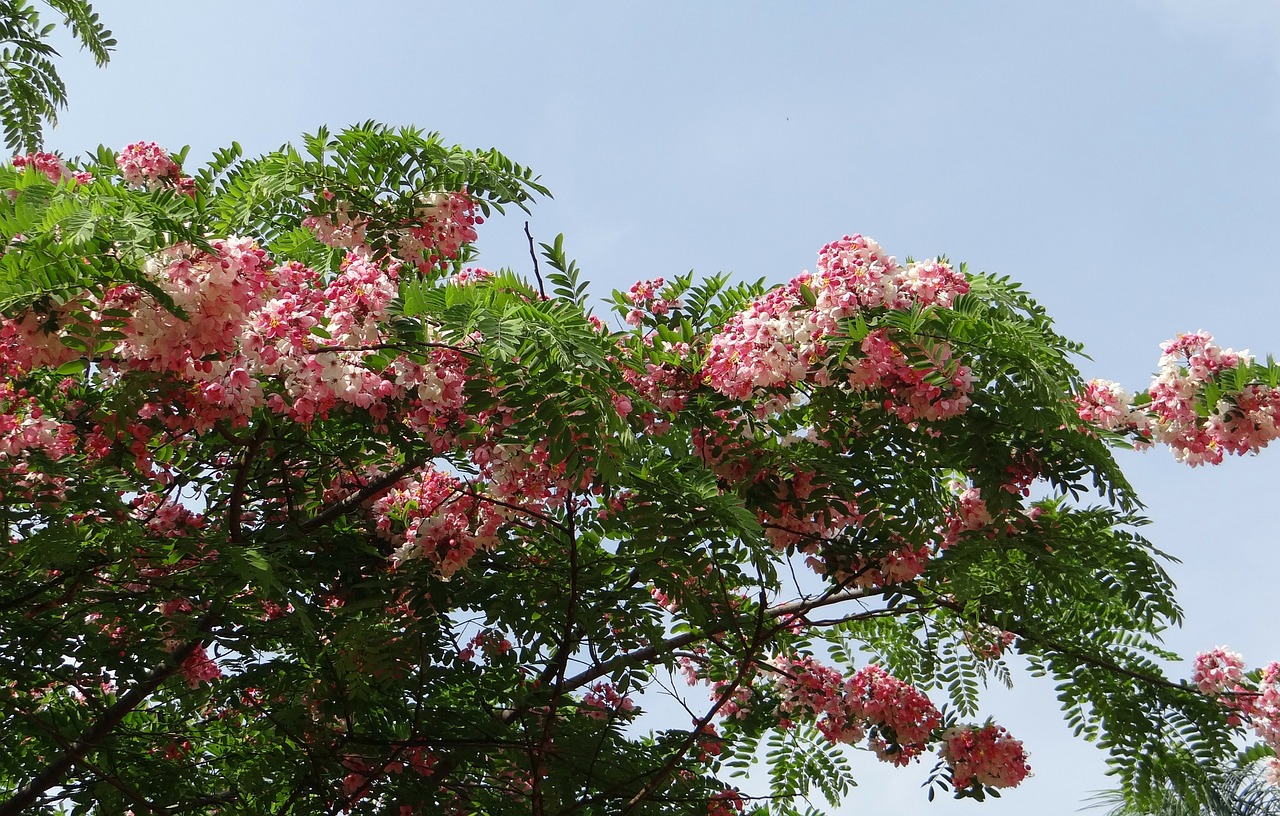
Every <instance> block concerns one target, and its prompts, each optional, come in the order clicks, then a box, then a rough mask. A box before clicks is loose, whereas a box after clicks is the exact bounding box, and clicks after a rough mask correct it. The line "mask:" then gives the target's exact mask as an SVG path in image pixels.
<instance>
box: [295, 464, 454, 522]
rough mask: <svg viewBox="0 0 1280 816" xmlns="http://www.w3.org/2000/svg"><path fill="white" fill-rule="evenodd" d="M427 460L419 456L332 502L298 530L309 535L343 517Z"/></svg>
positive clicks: (387, 488)
mask: <svg viewBox="0 0 1280 816" xmlns="http://www.w3.org/2000/svg"><path fill="white" fill-rule="evenodd" d="M429 458H430V455H429V454H420V455H419V456H416V457H414V458H413V459H410V460H409V461H407V462H405V463H404V464H403V465H401V466H400V467H398V468H396V469H395V470H393V471H391V472H390V473H387V474H385V475H382V476H379V477H378V478H376V479H374V480H373V481H371V482H369V483H368V484H367V485H365V486H364V487H362V488H360V489H359V490H357V491H356V492H354V493H352V494H351V495H350V496H347V497H346V498H345V499H342V500H340V501H337V502H334V503H333V504H331V505H330V506H329V507H327V508H325V510H324V512H322V513H318V514H317V515H314V516H312V517H311V518H309V519H307V520H306V521H304V522H302V525H301V528H300V529H301V530H302V532H304V533H309V532H312V531H314V530H318V529H320V528H321V527H323V526H325V525H326V524H328V523H329V522H331V521H334V520H335V519H338V518H341V517H342V516H345V515H346V514H347V513H350V512H351V511H352V510H354V509H355V508H357V507H359V506H360V505H362V504H364V503H365V502H366V501H368V500H369V499H372V498H373V497H375V496H377V495H378V494H380V493H382V492H384V491H386V490H389V489H390V488H391V486H392V485H394V484H395V483H396V482H398V481H400V480H401V479H403V478H404V477H405V476H408V475H409V474H410V473H412V472H414V471H415V470H417V469H418V468H420V467H422V466H423V465H425V464H426V463H427V460H428V459H429Z"/></svg>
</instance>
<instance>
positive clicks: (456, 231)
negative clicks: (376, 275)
mask: <svg viewBox="0 0 1280 816" xmlns="http://www.w3.org/2000/svg"><path fill="white" fill-rule="evenodd" d="M414 218H415V221H414V223H410V224H406V225H404V227H403V228H402V229H401V230H400V231H399V233H398V235H397V238H396V240H397V244H398V250H399V255H400V257H401V258H404V259H405V260H406V261H408V262H409V263H412V264H413V265H414V266H416V267H417V268H418V270H419V271H421V272H423V273H424V274H425V273H428V272H431V271H433V270H435V269H443V268H444V267H445V266H446V265H447V264H448V263H449V262H450V261H452V260H454V259H455V258H457V257H458V254H459V252H460V251H461V249H462V245H463V244H469V243H472V242H473V241H475V240H476V237H477V233H476V226H477V225H478V224H483V223H484V218H482V217H481V216H479V215H477V214H476V211H475V204H474V202H472V200H471V197H470V196H468V195H467V194H466V192H465V191H463V192H455V193H432V194H431V195H429V196H427V197H426V199H425V200H424V201H423V203H422V204H421V205H420V206H419V207H417V209H416V210H415V211H414Z"/></svg>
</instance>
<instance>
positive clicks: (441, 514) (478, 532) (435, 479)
mask: <svg viewBox="0 0 1280 816" xmlns="http://www.w3.org/2000/svg"><path fill="white" fill-rule="evenodd" d="M491 507H492V506H491V505H488V504H486V503H483V502H482V501H481V500H480V499H479V498H477V497H476V496H475V495H474V494H472V493H470V492H468V491H467V490H466V489H465V487H464V485H463V484H462V482H461V481H459V480H458V479H457V478H456V477H454V476H451V475H449V474H447V473H442V472H440V471H438V470H436V469H434V468H431V467H427V468H424V469H422V470H421V471H419V472H418V474H417V475H415V476H413V477H410V478H406V479H403V480H401V481H400V482H398V483H397V484H396V486H395V487H393V488H392V489H391V490H390V491H388V492H387V493H385V494H383V496H382V497H381V498H379V499H378V500H377V501H375V502H374V503H373V506H372V507H371V509H370V514H371V515H372V517H373V519H374V521H375V523H376V525H377V530H378V533H379V535H381V536H383V537H384V538H387V539H389V540H390V541H391V542H392V544H393V545H394V546H395V547H396V549H395V552H394V553H393V555H392V560H393V561H394V562H395V563H396V564H402V563H404V562H406V561H411V560H415V559H423V560H425V561H426V562H428V563H429V564H431V565H432V567H433V571H434V572H435V574H436V575H438V576H439V577H441V578H443V579H444V580H448V579H450V578H452V577H453V575H454V574H455V573H456V572H457V571H458V570H460V569H462V568H463V567H465V566H466V565H467V562H468V561H470V560H471V558H472V557H473V556H474V555H475V554H476V552H477V551H478V550H484V549H488V548H490V547H492V546H493V545H494V544H496V543H497V539H496V538H495V537H494V535H493V534H494V531H495V528H496V523H497V522H496V519H495V516H494V514H493V513H492V509H491Z"/></svg>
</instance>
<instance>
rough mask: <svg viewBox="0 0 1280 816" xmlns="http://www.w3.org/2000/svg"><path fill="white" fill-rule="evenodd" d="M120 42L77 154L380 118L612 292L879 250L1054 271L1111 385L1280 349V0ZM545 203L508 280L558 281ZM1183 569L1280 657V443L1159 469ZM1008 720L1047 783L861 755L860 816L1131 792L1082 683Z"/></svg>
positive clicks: (705, 15) (1132, 463) (373, 13)
mask: <svg viewBox="0 0 1280 816" xmlns="http://www.w3.org/2000/svg"><path fill="white" fill-rule="evenodd" d="M96 7H97V10H98V11H99V12H100V13H101V15H102V17H103V19H104V20H105V21H106V22H107V24H108V26H109V27H111V28H112V29H113V30H114V31H115V33H116V35H117V37H118V39H119V40H120V48H119V51H118V53H117V56H116V57H115V59H114V60H113V62H112V64H111V65H110V67H108V68H107V69H105V70H101V71H99V70H96V69H94V68H93V67H92V64H91V61H90V60H89V59H88V57H87V56H85V55H83V54H75V53H70V52H68V53H67V59H66V60H65V62H64V65H65V69H64V78H65V79H66V80H67V84H68V87H69V93H70V98H71V107H70V110H69V111H68V112H66V113H65V114H64V115H63V117H62V121H61V124H60V125H59V127H58V128H57V129H56V130H54V131H53V132H52V133H51V134H50V137H49V140H48V142H49V146H50V147H52V148H55V149H58V150H60V151H62V152H64V153H67V154H74V153H79V152H83V151H86V150H90V149H92V148H93V147H95V146H96V145H98V144H99V143H104V144H107V145H111V146H113V147H117V148H118V147H120V146H122V145H124V144H126V143H128V142H131V141H136V140H139V139H147V140H155V141H158V142H160V143H161V144H164V145H166V146H170V147H174V148H176V147H179V146H181V145H184V144H189V145H191V146H192V157H191V159H190V160H189V164H191V163H192V162H193V161H195V160H198V159H202V158H203V157H206V156H207V155H208V154H209V152H210V151H211V150H213V149H215V148H217V147H220V146H223V145H225V144H227V143H229V142H230V141H231V140H233V139H234V140H238V141H239V142H240V143H241V144H243V145H244V147H245V148H246V150H247V151H248V152H250V153H253V152H258V151H262V150H267V149H271V148H274V147H276V146H278V145H280V144H281V143H283V142H285V141H288V140H291V139H295V138H297V137H298V136H299V135H300V134H301V133H303V132H309V131H311V130H314V129H315V128H316V127H317V126H318V125H321V124H328V125H330V126H334V127H340V126H342V125H345V124H349V123H353V122H359V121H363V120H366V119H371V118H372V119H377V120H381V121H384V122H387V123H390V124H415V125H419V126H421V127H424V128H427V129H430V130H439V131H441V132H442V133H443V134H444V135H445V137H446V138H447V139H449V140H451V141H454V142H457V143H459V144H463V145H468V146H473V147H489V146H494V147H497V148H499V149H500V150H502V151H503V152H505V153H507V155H509V156H511V157H512V158H513V159H515V160H516V161H519V162H520V163H522V164H525V165H528V166H531V167H533V168H535V170H537V171H538V172H539V173H541V174H542V178H543V181H544V182H545V183H546V184H547V185H548V186H549V187H550V188H551V190H552V192H553V193H554V195H555V198H554V200H549V201H544V202H542V203H540V204H539V205H537V207H536V209H535V211H534V216H533V218H532V223H531V228H532V229H533V231H534V234H535V236H536V237H538V238H539V239H540V240H548V239H550V238H551V237H553V236H554V235H555V234H556V233H558V232H563V233H565V234H566V245H567V248H568V250H569V251H570V253H571V254H572V255H573V256H575V257H576V258H577V259H578V261H579V263H580V264H581V266H582V267H583V269H584V270H585V272H586V274H587V275H588V277H590V278H591V279H592V280H593V281H594V282H595V291H596V292H597V293H599V294H601V295H603V294H605V293H606V292H607V290H608V289H609V288H611V287H613V286H622V287H625V286H626V285H629V284H630V283H631V282H632V281H634V280H636V279H638V278H649V277H654V276H657V275H666V276H668V277H669V276H671V275H674V274H678V273H683V272H685V271H688V270H689V269H694V270H697V271H699V272H702V273H707V274H710V273H715V272H717V271H721V270H723V271H731V272H734V273H736V274H737V275H739V276H740V277H742V278H749V279H755V278H759V277H765V278H768V279H770V280H773V281H781V280H785V279H787V278H789V277H791V276H793V275H794V274H796V273H797V272H799V271H800V270H802V269H805V268H809V267H811V266H812V264H813V261H814V257H815V254H816V251H817V249H818V248H819V247H820V246H822V244H824V243H825V242H827V241H829V240H831V239H834V238H837V237H839V236H840V235H842V234H844V233H853V232H861V233H864V234H866V235H869V236H872V237H874V238H876V239H877V240H878V241H880V243H881V244H883V245H884V246H885V248H886V249H887V250H889V251H890V252H892V253H894V254H896V255H897V256H898V257H900V258H902V257H905V256H907V255H913V256H915V257H926V256H932V255H937V254H945V255H947V256H949V257H950V258H952V259H953V260H956V261H967V262H968V263H969V265H970V268H971V269H973V270H975V271H978V270H983V271H990V272H996V273H999V274H1007V275H1011V276H1012V277H1014V278H1015V279H1018V280H1020V281H1022V282H1024V283H1025V284H1026V286H1027V288H1028V289H1029V290H1030V291H1031V292H1032V293H1034V294H1035V295H1036V296H1037V297H1038V298H1039V299H1040V300H1041V302H1042V303H1043V304H1044V305H1045V306H1046V307H1048V309H1049V311H1050V313H1051V314H1053V315H1054V316H1055V318H1056V319H1057V321H1058V324H1059V327H1060V329H1061V330H1062V331H1063V332H1064V333H1065V334H1067V335H1068V336H1071V337H1073V338H1075V339H1078V340H1081V341H1083V342H1084V343H1085V344H1086V349H1087V351H1088V353H1089V354H1090V355H1091V357H1092V360H1085V361H1082V363H1081V366H1082V368H1083V370H1084V371H1085V372H1086V374H1088V375H1089V376H1107V377H1110V378H1113V379H1118V380H1121V381H1123V382H1124V383H1125V384H1126V385H1128V386H1129V387H1130V388H1131V389H1139V388H1143V387H1145V386H1146V384H1147V383H1148V381H1149V377H1150V374H1151V372H1152V370H1153V369H1154V368H1155V362H1156V358H1157V356H1158V354H1159V350H1158V348H1157V346H1158V344H1159V343H1160V341H1162V340H1164V339H1167V338H1168V337H1171V336H1173V334H1175V333H1176V332H1179V331H1193V330H1196V329H1201V328H1203V329H1206V330H1209V331H1211V332H1213V333H1214V334H1215V335H1217V337H1218V339H1219V341H1220V342H1221V343H1222V344H1223V345H1224V346H1231V347H1234V348H1236V349H1241V348H1248V349H1250V350H1252V351H1254V352H1255V353H1266V352H1267V351H1277V352H1280V323H1278V322H1277V321H1276V320H1275V319H1274V318H1275V313H1276V304H1277V303H1278V302H1280V246H1278V244H1280V229H1278V228H1277V226H1278V225H1280V195H1278V193H1277V190H1278V188H1280V184H1278V182H1280V56H1278V55H1280V50H1277V49H1276V47H1275V46H1276V43H1277V40H1278V39H1280V5H1277V4H1275V3H1274V2H1271V1H1270V0H1253V1H1252V2H1249V1H1246V0H1215V2H1213V3H1207V2H1198V1H1197V0H1077V1H1075V2H1070V3H1066V2H1038V3H1029V2H1020V1H1016V0H1006V1H1005V2H978V1H977V0H975V1H974V2H958V1H957V0H932V1H930V0H916V1H915V2H910V3H902V2H888V1H887V0H886V2H857V3H854V2H846V3H837V2H809V3H785V4H784V3H775V4H766V3H754V2H740V3H737V4H730V3H727V2H719V3H712V2H704V3H667V2H647V3H636V4H630V5H627V6H614V5H612V4H605V3H585V2H583V3H578V2H574V3H567V2H566V3H548V4H534V3H516V2H487V3H450V4H442V3H435V2H425V1H423V0H419V1H417V2H415V1H412V0H404V2H390V1H387V2H380V1H378V0H373V1H371V2H366V3H363V4H359V5H353V4H351V3H349V2H329V1H327V0H311V1H310V2H306V3H302V2H261V1H259V2H252V3H251V2H241V1H240V0H223V2H217V3H174V2H158V1H157V0H129V2H121V0H100V1H99V2H98V3H96ZM521 227H522V222H521V220H520V219H517V218H514V217H513V218H509V219H507V220H506V221H503V220H495V221H494V222H491V223H489V224H487V225H486V226H485V227H484V228H482V229H483V231H482V232H481V249H482V252H483V257H482V262H483V263H484V264H485V265H488V266H492V267H499V266H513V267H516V268H517V269H524V268H525V267H526V265H527V263H528V256H527V250H526V248H525V246H524V243H523V240H524V239H523V235H522V234H521ZM1123 462H1124V464H1125V465H1126V467H1128V469H1129V472H1130V474H1131V476H1132V478H1133V480H1134V482H1135V483H1136V484H1137V486H1138V487H1139V490H1140V493H1141V495H1142V496H1143V497H1144V499H1145V501H1146V502H1147V505H1148V510H1149V514H1150V515H1151V517H1152V518H1153V519H1154V521H1155V523H1154V524H1153V525H1152V526H1151V527H1148V528H1147V533H1148V535H1149V537H1151V538H1152V539H1154V540H1155V542H1156V543H1157V546H1159V547H1161V548H1162V549H1164V550H1165V551H1167V552H1169V553H1170V554H1172V555H1174V556H1176V557H1178V558H1180V559H1182V562H1183V563H1182V564H1180V565H1176V566H1175V568H1174V574H1175V577H1176V578H1177V579H1178V582H1179V584H1180V586H1181V588H1182V594H1181V596H1180V597H1181V598H1182V600H1183V601H1184V603H1185V605H1186V607H1187V613H1188V625H1187V626H1186V628H1185V629H1183V630H1182V631H1180V632H1176V633H1172V634H1171V636H1170V639H1169V640H1170V643H1171V644H1172V645H1173V646H1174V648H1176V649H1179V650H1181V651H1183V652H1184V653H1189V652H1191V651H1194V650H1195V649H1198V648H1204V647H1208V646H1213V645H1216V644H1218V643H1228V644H1230V645H1231V646H1233V647H1234V648H1236V649H1237V650H1239V651H1242V652H1243V653H1244V654H1245V657H1246V659H1248V660H1249V661H1250V663H1251V665H1256V664H1258V663H1260V662H1264V661H1266V660H1270V659H1277V658H1280V634H1278V633H1277V627H1276V624H1275V622H1276V620H1278V619H1280V615H1278V614H1277V613H1276V611H1274V609H1273V608H1272V606H1273V604H1274V601H1273V598H1274V589H1273V585H1274V579H1273V575H1274V574H1275V567H1276V565H1277V563H1280V549H1278V548H1277V546H1276V541H1275V539H1276V536H1275V533H1274V530H1273V522H1272V518H1271V517H1272V514H1273V505H1274V504H1275V500H1276V490H1277V487H1278V486H1280V456H1277V455H1275V454H1272V455H1266V454H1264V455H1263V456H1261V457H1257V458H1253V459H1247V460H1238V461H1231V462H1228V463H1227V464H1226V465H1224V466H1223V467H1221V468H1216V469H1198V470H1190V469H1187V468H1185V467H1183V466H1181V465H1178V464H1176V463H1175V462H1173V460H1172V457H1171V456H1170V455H1169V454H1168V453H1166V452H1164V451H1152V452H1149V453H1147V454H1145V455H1140V456H1139V455H1133V456H1125V457H1124V460H1123ZM990 712H991V713H992V714H995V715H996V716H997V717H998V718H999V719H1000V721H1001V722H1003V723H1005V724H1006V725H1008V726H1009V727H1010V729H1011V730H1013V731H1014V733H1015V734H1017V735H1018V736H1019V737H1021V738H1022V739H1023V740H1024V741H1025V742H1026V743H1027V746H1028V748H1029V750H1030V751H1031V753H1032V762H1033V766H1034V767H1035V772H1036V776H1035V777H1033V778H1032V779H1030V780H1029V781H1028V782H1027V783H1025V784H1024V785H1023V787H1022V788H1020V789H1019V790H1017V791H1012V792H1010V793H1008V794H1007V795H1006V796H1005V798H1004V799H1002V800H1000V801H999V802H993V803H987V804H985V805H974V804H972V803H969V802H963V803H952V802H944V803H934V804H933V805H929V804H928V803H926V802H925V800H924V795H923V792H922V791H921V790H920V789H919V788H918V786H919V784H920V783H921V782H923V781H924V777H925V775H926V773H927V770H928V769H927V768H925V767H916V768H910V769H905V770H899V769H891V768H882V767H879V766H878V765H877V763H875V762H874V760H872V759H871V758H870V757H869V756H867V757H856V758H855V760H856V761H857V763H856V767H857V769H858V770H859V771H860V772H861V776H862V780H863V784H862V786H861V787H860V788H858V789H857V790H856V791H855V792H854V794H853V795H852V796H851V797H850V799H849V800H848V802H847V803H846V805H845V808H844V810H843V811H842V812H844V813H865V812H870V813H880V812H886V811H887V810H888V809H889V808H893V810H894V811H895V812H896V813H898V814H903V815H904V816H910V815H911V814H916V813H926V812H928V813H938V812H945V813H959V812H962V811H963V812H973V813H978V812H989V813H1025V812H1029V811H1032V810H1038V811H1040V812H1042V813H1069V812H1072V811H1074V810H1075V809H1076V808H1077V807H1079V806H1080V803H1081V801H1082V800H1083V799H1084V798H1085V797H1086V796H1087V795H1088V792H1089V791H1092V790H1096V789H1099V788H1102V787H1106V786H1107V784H1108V780H1107V779H1106V778H1105V777H1103V776H1102V762H1101V754H1100V752H1098V751H1097V750H1096V749H1095V748H1093V747H1091V746H1088V745H1085V744H1083V743H1079V742H1073V741H1072V740H1071V738H1070V735H1069V733H1068V732H1067V730H1066V728H1065V726H1063V725H1062V724H1061V721H1060V718H1059V717H1058V714H1057V710H1056V705H1055V703H1054V701H1053V695H1052V690H1051V689H1050V688H1048V687H1046V686H1045V685H1043V684H1036V683H1032V682H1027V681H1023V682H1022V683H1020V685H1019V687H1018V689H1017V692H1016V693H1015V694H1012V695H993V696H992V698H991V700H990Z"/></svg>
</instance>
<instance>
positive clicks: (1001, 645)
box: [962, 623, 1018, 660]
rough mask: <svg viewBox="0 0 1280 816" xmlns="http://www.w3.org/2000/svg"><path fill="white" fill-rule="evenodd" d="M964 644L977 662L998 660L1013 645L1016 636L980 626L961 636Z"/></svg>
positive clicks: (991, 627)
mask: <svg viewBox="0 0 1280 816" xmlns="http://www.w3.org/2000/svg"><path fill="white" fill-rule="evenodd" d="M962 639H963V641H964V644H965V645H966V646H968V647H969V651H970V652H971V653H972V654H973V656H974V657H976V658H978V659H979V660H999V659H1000V656H1001V655H1003V654H1004V653H1005V650H1006V649H1008V648H1009V647H1010V646H1012V645H1013V644H1014V641H1016V640H1017V639H1018V636H1017V635H1015V634H1014V633H1013V632H1006V631H1004V630H1003V629H1000V628H999V627H996V626H991V625H990V624H985V623H984V624H980V625H979V626H978V628H977V629H976V630H974V631H966V632H964V634H963V635H962Z"/></svg>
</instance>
